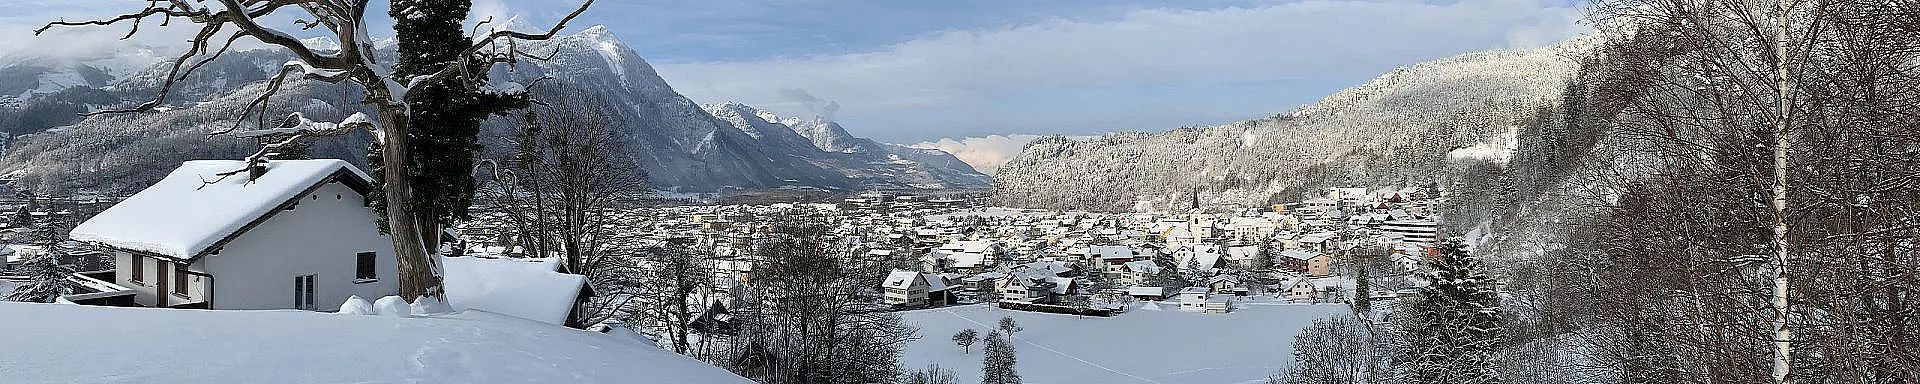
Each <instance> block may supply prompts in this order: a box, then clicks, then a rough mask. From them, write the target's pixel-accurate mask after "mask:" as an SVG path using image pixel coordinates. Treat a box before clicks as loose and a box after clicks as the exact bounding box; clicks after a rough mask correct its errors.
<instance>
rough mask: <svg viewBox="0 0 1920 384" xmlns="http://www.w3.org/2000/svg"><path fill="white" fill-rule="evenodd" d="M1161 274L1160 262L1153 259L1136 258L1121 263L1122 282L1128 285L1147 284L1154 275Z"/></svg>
mask: <svg viewBox="0 0 1920 384" xmlns="http://www.w3.org/2000/svg"><path fill="white" fill-rule="evenodd" d="M1158 274H1160V264H1156V263H1154V262H1153V260H1135V261H1130V262H1127V263H1126V264H1121V265H1120V280H1119V281H1120V283H1122V284H1128V285H1147V282H1150V281H1153V277H1154V275H1158Z"/></svg>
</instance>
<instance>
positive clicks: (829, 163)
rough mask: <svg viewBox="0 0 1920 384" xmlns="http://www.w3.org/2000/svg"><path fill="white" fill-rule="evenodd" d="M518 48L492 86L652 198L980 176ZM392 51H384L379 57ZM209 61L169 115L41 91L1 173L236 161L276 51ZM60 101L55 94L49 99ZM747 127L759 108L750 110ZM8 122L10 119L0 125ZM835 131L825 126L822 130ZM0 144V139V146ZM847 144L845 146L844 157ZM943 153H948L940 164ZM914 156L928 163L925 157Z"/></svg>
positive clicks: (278, 56)
mask: <svg viewBox="0 0 1920 384" xmlns="http://www.w3.org/2000/svg"><path fill="white" fill-rule="evenodd" d="M522 49H524V50H528V51H532V52H542V53H545V52H557V54H556V55H555V56H553V58H552V60H547V61H537V60H529V61H526V62H524V63H522V64H521V65H520V66H518V67H517V68H513V69H511V70H504V69H503V70H499V71H498V72H497V73H496V74H495V76H497V77H496V78H510V79H513V80H515V81H518V82H519V83H522V84H529V83H532V82H533V80H534V79H537V78H540V77H543V76H545V77H549V79H548V80H543V81H540V82H539V85H538V86H536V87H534V88H533V91H534V92H535V96H536V97H537V98H540V99H541V100H543V101H547V102H548V103H549V104H553V105H555V106H557V108H551V109H544V110H545V111H548V112H557V113H568V114H576V115H577V116H573V117H576V118H580V119H574V120H575V121H604V122H606V125H605V127H603V128H604V129H607V130H609V131H611V132H613V133H614V134H615V136H616V137H618V138H619V140H620V142H621V143H622V144H623V145H625V146H626V147H627V148H626V149H627V150H628V152H629V153H630V154H632V155H633V156H635V157H636V160H637V163H639V164H641V165H642V166H643V168H644V169H642V171H644V172H645V173H646V175H647V176H648V178H649V180H648V181H649V182H650V183H651V184H652V187H653V188H656V189H663V190H675V191H682V192H716V191H730V190H757V189H773V188H789V187H802V188H822V189H840V190H845V189H865V188H972V187H984V186H985V185H986V184H987V182H988V179H987V178H986V177H985V176H984V175H980V174H979V173H978V172H975V171H974V170H973V169H972V168H971V167H966V166H965V164H963V163H960V162H957V161H954V162H948V161H945V159H944V158H942V157H941V156H940V155H942V154H931V153H924V152H921V151H911V152H901V153H902V154H901V155H900V156H899V158H898V159H896V158H893V157H892V156H890V154H891V153H892V152H893V151H897V150H896V149H893V148H892V146H890V145H883V144H877V143H874V142H872V141H871V140H866V139H859V138H853V137H851V136H844V135H845V133H846V132H845V131H844V130H839V129H838V126H837V125H834V126H833V128H834V130H835V132H838V134H840V135H843V136H836V137H837V138H835V139H833V140H835V141H832V142H838V143H852V145H856V146H858V148H854V149H850V150H846V151H831V152H834V153H837V154H838V155H835V156H824V155H823V154H825V153H826V152H825V151H823V150H821V149H819V148H820V147H817V146H816V145H817V143H820V141H818V140H816V139H813V138H809V137H806V136H802V135H801V134H800V133H798V131H796V130H795V129H793V128H791V127H789V126H786V125H783V124H771V123H769V124H768V125H766V126H754V125H751V124H746V123H747V122H746V121H745V120H744V119H740V118H739V117H740V116H732V118H728V119H723V118H721V117H716V116H714V114H713V113H709V112H708V111H707V110H705V109H703V108H701V106H700V105H699V104H696V103H694V102H693V101H692V100H689V99H687V98H686V97H684V96H682V95H680V94H679V93H677V92H674V90H673V88H672V86H670V85H668V84H667V82H666V81H665V80H663V79H661V78H660V76H659V74H658V73H656V72H655V71H654V70H653V67H652V66H650V65H648V64H647V62H646V60H644V59H642V58H641V57H640V56H639V55H638V54H636V53H635V52H634V51H633V50H632V49H630V48H628V47H627V46H626V45H625V44H622V43H621V42H620V41H619V39H617V38H616V37H615V36H614V35H613V33H612V32H610V31H608V30H607V29H606V28H605V27H592V28H587V29H585V30H583V31H581V32H579V33H576V34H572V35H567V36H562V37H559V38H556V39H554V40H552V41H547V42H537V43H530V44H526V45H523V46H522ZM389 54H390V53H389ZM229 56H230V57H226V58H223V59H221V60H218V61H215V62H214V63H211V64H209V65H208V66H206V67H205V68H203V69H202V71H203V72H205V73H201V74H197V75H195V76H194V77H192V78H189V79H187V80H184V81H183V82H182V83H181V84H185V85H186V88H183V89H179V90H177V91H176V92H175V93H174V94H173V95H172V96H170V97H169V98H168V102H167V105H168V108H169V111H165V112H156V113H146V114H140V115H137V116H132V115H117V116H96V117H91V118H87V119H84V120H82V119H78V118H76V117H75V116H74V113H76V112H83V111H87V110H94V109H99V108H105V107H110V106H118V105H123V104H129V103H131V102H135V101H138V100H144V99H145V98H149V97H152V95H153V94H154V91H155V90H156V89H157V88H158V84H159V82H158V79H160V78H163V76H162V74H163V72H159V71H160V70H161V68H160V67H158V66H156V67H150V68H148V69H147V70H145V71H140V72H138V73H135V74H133V75H130V76H128V77H126V78H125V79H121V80H118V81H116V82H114V83H112V84H110V85H107V86H104V87H74V88H69V89H67V90H65V91H62V92H63V93H71V95H64V96H62V95H61V94H54V95H42V96H38V97H36V98H35V99H33V100H30V101H28V102H26V103H24V104H19V105H16V106H11V107H4V108H0V131H5V132H6V133H12V134H17V135H25V136H24V137H22V138H20V139H18V140H15V142H13V143H0V144H4V148H5V152H6V153H5V154H4V156H3V157H0V173H5V174H10V175H13V176H16V177H19V178H22V179H24V180H26V181H28V182H29V183H32V184H34V185H35V186H36V187H37V188H41V189H46V190H48V191H49V192H56V193H58V192H63V191H74V190H97V191H101V192H105V193H110V194H125V193H130V192H132V191H134V190H138V188H140V187H144V186H145V185H146V184H150V183H152V182H153V181H155V180H158V179H159V178H160V177H161V176H163V175H164V172H165V169H168V168H171V166H172V165H173V164H178V163H180V162H181V161H185V160H192V159H221V158H227V159H231V158H238V157H240V156H243V155H245V154H247V153H250V152H252V150H251V149H250V148H249V147H251V146H252V145H253V143H252V142H251V141H250V140H243V139H236V138H233V137H231V136H219V137H206V135H205V133H207V132H212V131H215V130H219V129H224V128H226V127H229V126H231V125H232V124H233V119H234V118H235V117H236V116H238V115H239V112H240V109H241V107H242V106H244V105H246V103H247V102H248V101H251V100H252V98H253V97H254V96H256V95H258V92H260V91H261V87H260V86H259V85H260V84H261V83H263V80H265V79H266V78H267V77H268V76H269V75H270V74H271V73H272V71H273V70H275V69H277V68H278V66H279V65H280V63H284V62H286V61H287V59H288V58H287V56H286V55H285V54H283V53H279V52H275V51H267V50H257V51H241V52H234V53H231V54H229ZM56 96H58V97H56ZM356 98H357V96H355V95H354V93H352V92H344V91H343V90H342V89H340V88H339V87H336V86H331V85H326V84H317V83H311V82H301V83H298V84H295V85H294V86H291V87H289V88H288V89H284V90H282V93H281V94H279V95H277V96H275V97H274V103H275V105H274V106H273V108H272V109H271V113H270V114H271V115H274V116H280V115H284V114H285V113H287V112H294V111H300V112H303V113H305V114H306V115H307V116H311V117H314V118H319V119H335V118H339V117H341V116H344V115H345V114H349V113H353V112H362V110H361V108H363V107H362V106H360V105H359V104H358V103H357V102H356V101H357V99H356ZM748 112H749V113H747V115H749V116H746V117H752V118H754V119H759V117H757V116H752V115H754V114H755V113H757V112H754V111H748ZM9 122H11V123H9ZM519 124H520V120H519V119H517V118H501V119H493V120H492V121H489V122H488V123H487V124H486V127H485V132H484V133H483V137H484V138H486V139H487V140H488V142H489V143H490V144H491V146H492V147H493V148H505V146H504V145H500V144H501V142H500V141H499V139H501V138H505V137H509V135H508V134H507V133H508V132H512V131H513V130H514V129H517V127H518V126H519ZM828 124H831V123H828ZM0 137H4V136H0ZM365 147H366V138H365V137H364V136H362V135H355V136H353V137H348V138H345V139H329V140H322V141H320V142H318V143H316V144H315V148H314V150H313V151H312V153H313V156H315V157H332V158H343V159H349V160H351V161H354V162H355V163H356V164H360V165H364V159H363V157H364V153H365V150H364V148H365ZM849 148H853V147H849ZM947 157H950V156H947ZM922 160H924V161H922Z"/></svg>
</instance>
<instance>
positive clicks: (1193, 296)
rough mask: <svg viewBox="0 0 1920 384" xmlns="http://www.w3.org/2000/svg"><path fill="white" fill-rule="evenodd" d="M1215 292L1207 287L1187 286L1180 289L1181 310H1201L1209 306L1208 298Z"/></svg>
mask: <svg viewBox="0 0 1920 384" xmlns="http://www.w3.org/2000/svg"><path fill="white" fill-rule="evenodd" d="M1212 295H1213V293H1212V292H1211V291H1210V290H1208V289H1207V287H1186V288H1182V289H1180V310H1182V311H1194V312H1200V311H1204V310H1206V308H1207V300H1208V298H1209V297H1210V296H1212Z"/></svg>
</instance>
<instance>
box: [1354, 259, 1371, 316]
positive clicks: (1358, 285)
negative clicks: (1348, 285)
mask: <svg viewBox="0 0 1920 384" xmlns="http://www.w3.org/2000/svg"><path fill="white" fill-rule="evenodd" d="M1358 269H1359V272H1358V276H1355V277H1354V280H1353V311H1354V312H1359V313H1367V312H1371V311H1373V288H1372V285H1373V284H1372V283H1368V282H1367V279H1368V278H1367V268H1366V267H1364V266H1363V267H1360V268H1358Z"/></svg>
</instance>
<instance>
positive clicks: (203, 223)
mask: <svg viewBox="0 0 1920 384" xmlns="http://www.w3.org/2000/svg"><path fill="white" fill-rule="evenodd" d="M370 184H371V179H370V178H368V177H367V175H366V173H363V172H361V171H360V170H359V169H357V168H355V167H354V166H353V165H351V164H348V163H347V162H345V161H341V160H276V161H267V162H264V163H261V164H256V165H253V166H249V165H248V164H247V163H245V162H241V161H225V160H195V161H188V162H186V163H185V164H182V165H181V166H180V168H178V169H175V170H174V171H173V172H172V173H170V174H168V175H167V176H166V177H165V178H163V179H161V180H160V182H158V183H155V184H154V185H152V186H150V187H147V188H146V189H145V190H142V191H140V192H139V193H136V194H134V195H133V196H131V197H128V198H127V199H126V200H125V201H121V202H120V203H119V204H116V205H114V206H113V207H112V208H108V209H107V210H106V211H103V212H101V213H100V214H99V215H96V216H94V217H93V218H91V219H88V220H87V221H86V222H84V223H81V224H80V225H79V226H77V227H75V228H74V229H73V231H72V233H71V236H72V238H73V239H74V240H76V241H80V242H82V243H85V244H87V245H89V246H92V247H95V248H96V249H98V250H100V251H101V252H105V253H107V254H110V255H113V260H114V274H113V276H112V280H113V281H112V283H113V284H115V285H118V286H121V287H125V288H127V289H128V290H130V291H132V294H133V302H134V303H136V304H138V305H142V306H150V307H176V308H179V307H185V308H209V309H307V310H317V309H322V308H329V307H334V306H337V305H339V304H340V303H341V302H343V301H345V300H346V298H347V297H348V296H353V295H359V296H361V297H375V298H377V297H381V296H387V295H393V294H395V292H396V290H397V287H398V283H399V276H398V269H397V268H396V266H395V257H394V255H393V246H392V243H391V242H389V240H388V239H387V237H386V236H385V235H382V234H381V233H380V231H379V228H378V226H377V225H376V223H375V221H374V220H375V216H374V215H375V214H374V212H373V210H372V208H369V207H368V204H367V201H366V193H367V191H368V187H369V186H370Z"/></svg>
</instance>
